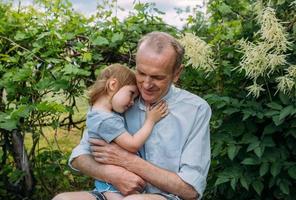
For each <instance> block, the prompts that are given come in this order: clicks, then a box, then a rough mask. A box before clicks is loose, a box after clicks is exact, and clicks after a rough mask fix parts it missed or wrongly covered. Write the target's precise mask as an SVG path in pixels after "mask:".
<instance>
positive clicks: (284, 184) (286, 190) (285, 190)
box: [280, 180, 290, 195]
mask: <svg viewBox="0 0 296 200" xmlns="http://www.w3.org/2000/svg"><path fill="white" fill-rule="evenodd" d="M289 183H290V182H288V181H286V180H283V181H281V183H280V190H281V191H282V192H283V193H284V194H287V195H289V194H290V189H289Z"/></svg>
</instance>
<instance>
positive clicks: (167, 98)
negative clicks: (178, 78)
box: [138, 84, 175, 110]
mask: <svg viewBox="0 0 296 200" xmlns="http://www.w3.org/2000/svg"><path fill="white" fill-rule="evenodd" d="M174 90H175V86H174V85H173V84H172V85H171V86H170V88H169V90H168V92H167V93H166V95H165V96H164V97H163V98H162V99H163V100H165V101H166V102H167V103H170V102H171V101H172V100H173V98H172V96H173V93H174ZM138 101H139V104H138V107H139V108H140V109H141V110H146V106H145V103H144V100H143V99H142V97H140V98H139V100H138Z"/></svg>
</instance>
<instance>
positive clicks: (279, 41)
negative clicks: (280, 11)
mask: <svg viewBox="0 0 296 200" xmlns="http://www.w3.org/2000/svg"><path fill="white" fill-rule="evenodd" d="M257 18H258V22H259V24H260V25H261V28H260V30H259V32H258V33H259V34H260V35H261V39H262V40H265V42H267V43H270V44H271V45H272V46H273V47H274V50H275V51H276V52H279V53H280V52H285V51H286V50H287V49H288V46H289V45H290V42H289V41H288V40H287V33H286V32H285V30H284V27H283V26H282V24H281V23H280V22H279V20H278V19H277V18H276V13H275V10H274V9H273V8H270V7H267V8H265V9H263V10H262V12H259V15H258V17H257Z"/></svg>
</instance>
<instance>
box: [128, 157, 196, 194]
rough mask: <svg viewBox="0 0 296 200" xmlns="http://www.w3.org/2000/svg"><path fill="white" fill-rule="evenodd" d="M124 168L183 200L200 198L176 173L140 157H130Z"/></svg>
mask: <svg viewBox="0 0 296 200" xmlns="http://www.w3.org/2000/svg"><path fill="white" fill-rule="evenodd" d="M123 167H125V168H126V169H127V170H129V171H131V172H133V173H135V174H137V175H139V176H140V177H142V178H143V179H144V180H146V181H147V182H149V183H151V184H152V185H154V186H155V187H157V188H159V189H161V190H163V191H166V192H169V193H172V194H175V195H177V196H180V197H181V198H182V199H197V197H198V193H197V191H196V190H195V189H194V188H193V187H192V186H191V185H189V184H187V183H186V182H184V181H183V180H182V179H181V178H180V177H179V176H178V175H177V174H176V173H174V172H170V171H167V170H165V169H161V168H159V167H156V166H154V165H152V164H151V163H149V162H147V161H145V160H143V159H141V158H140V157H137V156H133V155H130V159H126V162H125V163H124V166H123Z"/></svg>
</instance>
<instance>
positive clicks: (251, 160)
mask: <svg viewBox="0 0 296 200" xmlns="http://www.w3.org/2000/svg"><path fill="white" fill-rule="evenodd" d="M241 163H242V164H244V165H258V164H259V163H260V161H259V160H258V159H255V158H245V159H244V160H243V161H242V162H241Z"/></svg>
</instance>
